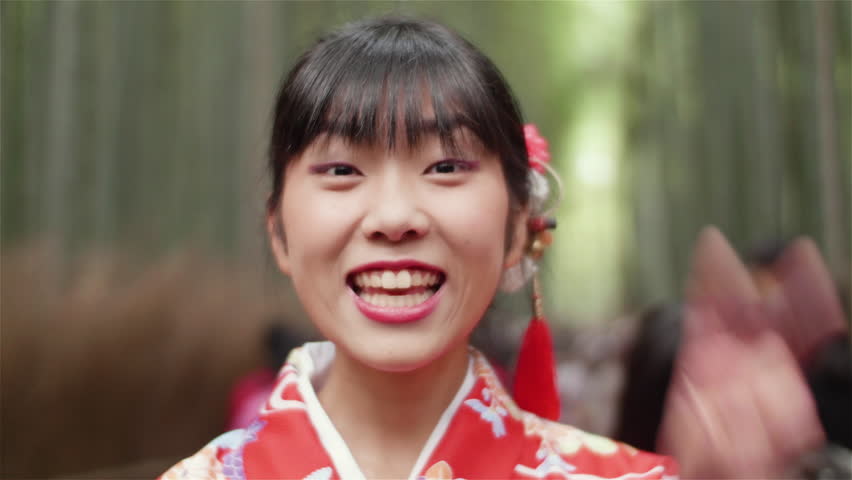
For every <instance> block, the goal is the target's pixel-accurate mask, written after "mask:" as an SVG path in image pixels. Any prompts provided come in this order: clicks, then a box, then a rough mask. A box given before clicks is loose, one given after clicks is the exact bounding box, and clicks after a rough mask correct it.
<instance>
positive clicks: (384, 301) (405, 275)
mask: <svg viewBox="0 0 852 480" xmlns="http://www.w3.org/2000/svg"><path fill="white" fill-rule="evenodd" d="M445 280H446V275H445V274H444V273H443V272H439V271H435V270H430V269H425V268H419V267H409V268H401V269H371V270H362V271H360V272H355V273H351V274H349V275H348V277H347V278H346V283H347V284H348V285H349V287H350V288H351V289H352V291H353V292H355V294H356V295H358V296H359V297H361V299H362V300H364V301H365V302H367V303H369V304H371V305H374V306H376V307H381V308H407V307H414V306H417V305H420V304H421V303H424V302H425V301H427V300H429V298H431V297H432V295H434V294H435V292H437V291H438V289H440V288H441V286H442V285H443V284H444V281H445Z"/></svg>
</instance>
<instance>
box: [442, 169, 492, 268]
mask: <svg viewBox="0 0 852 480" xmlns="http://www.w3.org/2000/svg"><path fill="white" fill-rule="evenodd" d="M436 211H440V212H443V213H441V214H440V218H442V219H443V221H442V223H443V228H444V230H445V231H450V232H453V234H452V235H451V236H452V238H454V242H455V243H456V244H457V247H459V248H460V249H463V250H464V252H465V255H466V256H468V257H473V258H477V259H479V260H481V261H482V262H489V263H491V262H493V263H495V265H496V268H497V269H498V270H500V268H501V265H502V260H503V256H504V254H505V240H506V221H507V218H508V215H509V199H508V194H507V193H506V189H505V186H504V185H503V183H501V182H497V181H491V182H487V183H484V184H483V185H481V186H479V188H475V189H470V190H467V191H465V192H463V193H462V194H460V195H458V196H447V197H445V198H443V199H441V200H439V201H438V202H437V204H436Z"/></svg>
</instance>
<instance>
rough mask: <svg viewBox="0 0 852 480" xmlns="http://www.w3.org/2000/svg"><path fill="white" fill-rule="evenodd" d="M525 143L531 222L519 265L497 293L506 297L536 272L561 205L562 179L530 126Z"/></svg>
mask: <svg viewBox="0 0 852 480" xmlns="http://www.w3.org/2000/svg"><path fill="white" fill-rule="evenodd" d="M524 140H526V145H527V156H528V157H529V165H530V170H529V183H530V220H529V222H528V223H527V228H528V231H529V236H528V242H527V245H526V251H525V252H524V256H523V257H522V259H521V261H520V262H518V264H517V265H514V266H512V267H510V268H508V269H506V271H505V272H503V278H502V279H501V281H500V290H502V291H504V292H507V293H511V292H516V291H518V290H520V289H521V287H523V286H524V285H526V284H527V282H529V281H530V279H532V278H533V276H534V275H535V274H536V272H537V271H538V266H537V265H536V261H537V260H538V259H539V258H541V256H542V254H543V253H544V250H545V249H546V248H547V247H548V246H550V245H551V244H552V243H553V236H552V234H551V233H550V232H549V230H553V229H554V228H556V218H555V217H553V212H554V211H555V210H556V207H557V206H558V205H559V204H560V203H561V201H562V179H561V178H559V175H558V174H557V173H556V171H555V170H554V169H553V167H551V166H550V149H549V145H548V143H547V140H545V139H544V137H542V136H541V134H540V133H539V132H538V128H536V126H535V125H533V124H526V125H524ZM551 183H552V184H553V186H555V187H556V193H557V195H556V198H553V195H551V191H552V188H551Z"/></svg>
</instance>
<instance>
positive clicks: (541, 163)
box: [524, 123, 550, 174]
mask: <svg viewBox="0 0 852 480" xmlns="http://www.w3.org/2000/svg"><path fill="white" fill-rule="evenodd" d="M524 140H526V143H527V156H528V157H529V159H530V167H531V168H534V169H535V170H536V171H537V172H538V173H541V174H544V172H545V165H546V164H548V163H550V149H549V147H548V145H547V140H545V139H544V137H542V136H541V134H540V133H538V128H536V126H535V125H533V124H531V123H528V124H526V125H524Z"/></svg>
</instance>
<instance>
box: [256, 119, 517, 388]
mask: <svg viewBox="0 0 852 480" xmlns="http://www.w3.org/2000/svg"><path fill="white" fill-rule="evenodd" d="M465 132H466V130H464V129H462V128H459V129H456V133H455V135H456V138H457V140H458V141H457V150H458V151H457V152H455V153H453V154H449V153H448V152H446V151H445V149H444V148H442V145H441V142H440V141H439V139H438V137H437V136H428V135H427V136H426V137H425V138H424V139H422V140H421V142H419V143H418V145H417V146H416V148H412V149H407V148H397V149H394V150H388V149H387V148H385V147H384V146H368V145H364V146H359V145H353V144H351V143H348V142H346V141H344V140H343V139H341V138H339V137H335V136H322V137H320V138H319V139H317V140H316V141H314V142H313V143H312V144H311V145H310V146H309V147H308V148H307V149H306V150H305V151H304V152H302V153H301V154H300V155H298V156H295V157H293V158H292V159H291V161H290V163H289V165H288V167H287V173H286V176H285V183H284V186H283V193H282V197H281V203H280V208H279V209H278V210H277V211H274V212H273V213H271V214H270V218H269V222H268V226H269V231H270V235H271V238H272V244H273V250H274V253H275V256H276V260H277V261H278V264H279V267H280V268H281V270H282V271H283V272H284V273H285V274H287V275H289V276H290V277H291V279H292V282H293V285H294V287H295V289H296V292H297V294H298V296H299V298H300V300H301V302H302V304H303V306H304V308H305V310H306V312H307V313H308V315H309V316H310V317H311V319H312V320H313V322H314V324H315V325H316V326H317V327H318V329H319V330H320V331H321V332H322V333H323V334H324V335H325V336H326V337H327V338H328V339H329V340H331V341H333V342H334V343H335V344H336V345H337V347H338V348H339V349H341V350H342V351H344V352H345V353H347V354H348V355H350V356H351V357H352V358H354V359H356V360H358V361H360V362H361V363H363V364H365V365H368V366H370V367H372V368H375V369H378V370H383V371H408V370H412V369H416V368H419V367H422V366H424V365H426V364H429V363H431V362H432V361H434V360H436V359H437V358H439V357H440V356H441V355H442V354H444V353H446V352H447V351H449V350H451V349H453V348H465V345H466V343H467V338H468V336H469V334H470V332H471V330H472V329H473V327H474V326H475V325H476V323H477V322H478V321H479V320H480V318H481V317H482V315H483V314H484V312H485V310H486V308H487V307H488V305H489V303H490V302H491V300H492V298H493V297H494V294H495V292H496V289H497V285H498V283H499V280H500V276H501V274H502V272H503V269H504V267H505V266H506V265H507V264H510V263H513V262H515V261H517V259H518V258H519V257H520V253H521V249H522V246H523V243H524V238H523V232H524V231H525V229H524V228H517V227H519V226H523V225H525V220H526V217H525V216H524V215H523V214H518V215H513V218H511V222H510V200H509V194H508V192H507V185H506V181H505V178H504V175H503V170H502V168H501V164H500V161H499V159H498V157H497V156H496V155H495V154H493V153H490V152H487V151H486V150H485V149H484V148H482V147H481V146H480V144H479V142H477V141H475V138H474V137H473V135H470V134H465ZM276 222H280V225H281V226H282V227H283V233H284V238H285V239H286V241H283V239H282V238H281V236H280V235H279V234H278V232H279V231H280V230H279V229H278V228H276ZM507 225H509V226H510V228H511V229H512V232H513V233H514V236H513V241H512V242H511V245H510V246H509V245H506V229H507ZM285 244H286V245H285Z"/></svg>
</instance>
